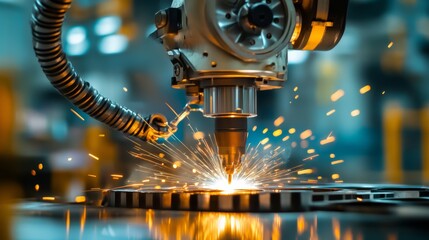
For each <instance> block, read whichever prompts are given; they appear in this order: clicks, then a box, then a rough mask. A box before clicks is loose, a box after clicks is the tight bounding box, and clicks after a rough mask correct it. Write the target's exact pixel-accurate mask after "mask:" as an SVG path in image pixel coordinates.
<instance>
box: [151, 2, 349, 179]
mask: <svg viewBox="0 0 429 240" xmlns="http://www.w3.org/2000/svg"><path fill="white" fill-rule="evenodd" d="M347 5H348V0H294V1H293V0H174V1H173V3H172V6H171V8H168V9H165V10H161V11H159V12H158V13H157V14H156V16H155V24H156V27H157V30H156V32H154V33H153V36H154V37H155V38H157V39H159V40H160V41H161V43H162V44H163V45H164V47H165V49H166V51H167V52H168V55H169V56H170V59H171V61H172V63H173V66H174V76H173V77H172V87H173V88H179V89H185V90H186V93H187V96H188V97H189V98H190V100H191V102H192V103H193V104H197V105H201V106H203V107H202V111H203V114H204V116H206V117H210V118H215V137H216V141H217V145H218V153H219V155H220V157H221V158H222V163H223V167H224V169H225V172H226V174H227V175H228V181H229V182H230V181H231V179H232V174H233V173H234V171H235V170H236V169H238V168H239V167H240V165H241V158H242V157H243V155H244V154H245V148H246V139H247V118H251V117H255V116H256V115H257V107H256V105H257V91H258V90H271V89H278V88H281V87H282V86H283V83H284V82H285V80H286V77H285V76H286V73H287V50H288V48H292V49H296V50H329V49H331V48H333V47H334V46H335V45H336V44H337V43H338V41H339V40H340V38H341V36H342V33H343V32H344V28H345V16H346V11H347Z"/></svg>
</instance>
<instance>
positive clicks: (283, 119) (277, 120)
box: [274, 117, 285, 127]
mask: <svg viewBox="0 0 429 240" xmlns="http://www.w3.org/2000/svg"><path fill="white" fill-rule="evenodd" d="M284 121H285V118H284V117H278V118H277V119H276V120H274V126H276V127H278V126H280V125H282V123H283V122H284Z"/></svg>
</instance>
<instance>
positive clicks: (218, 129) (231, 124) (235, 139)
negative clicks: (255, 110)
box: [215, 117, 247, 183]
mask: <svg viewBox="0 0 429 240" xmlns="http://www.w3.org/2000/svg"><path fill="white" fill-rule="evenodd" d="M215 138H216V142H217V146H218V153H219V156H220V157H221V158H222V166H223V168H224V170H225V172H226V174H227V175H228V182H229V183H230V182H231V180H232V174H234V172H235V170H236V169H238V168H240V166H241V157H242V156H243V155H244V154H245V153H246V141H247V118H242V117H238V118H216V120H215Z"/></svg>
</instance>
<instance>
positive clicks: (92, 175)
mask: <svg viewBox="0 0 429 240" xmlns="http://www.w3.org/2000/svg"><path fill="white" fill-rule="evenodd" d="M88 177H92V178H96V177H97V175H94V174H88Z"/></svg>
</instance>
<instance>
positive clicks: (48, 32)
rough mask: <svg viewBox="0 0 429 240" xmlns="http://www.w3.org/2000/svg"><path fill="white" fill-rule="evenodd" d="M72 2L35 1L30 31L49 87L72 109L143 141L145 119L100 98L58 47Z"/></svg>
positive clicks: (146, 122)
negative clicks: (68, 101)
mask: <svg viewBox="0 0 429 240" xmlns="http://www.w3.org/2000/svg"><path fill="white" fill-rule="evenodd" d="M71 3H72V0H36V2H35V4H34V9H33V14H32V21H31V28H32V33H33V48H34V51H35V53H36V56H37V58H38V60H39V63H40V66H41V67H42V69H43V72H44V73H45V74H46V76H47V78H48V79H49V81H50V82H51V84H52V85H53V86H54V87H55V88H56V89H57V90H58V91H59V92H60V93H61V94H62V95H63V96H65V97H66V98H67V99H68V100H70V101H71V102H72V103H73V104H74V105H75V106H76V107H78V108H79V109H81V110H82V111H84V112H85V113H87V114H88V115H90V116H91V117H93V118H95V119H97V120H99V121H101V122H103V123H105V124H107V125H109V126H111V127H112V128H114V129H117V130H119V131H122V132H124V133H127V134H130V135H132V136H135V137H138V138H141V139H143V140H147V139H146V136H147V133H148V131H149V128H150V126H149V125H148V121H149V120H150V118H151V117H150V116H149V117H147V118H146V119H144V118H142V117H141V116H139V115H138V114H137V113H135V112H133V111H131V110H129V109H127V108H125V107H122V106H120V105H118V104H116V103H114V102H112V101H111V100H110V99H108V98H105V97H103V96H102V95H101V94H99V93H98V92H97V90H96V89H94V88H93V87H92V86H91V85H90V84H89V83H88V82H86V81H84V80H82V78H81V77H80V76H79V75H78V74H77V73H76V72H75V70H74V68H73V66H72V64H71V63H70V62H69V61H68V60H67V57H66V55H65V53H64V51H63V48H62V44H61V27H62V25H63V23H64V18H65V15H66V12H67V10H68V9H69V8H70V5H71Z"/></svg>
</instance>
